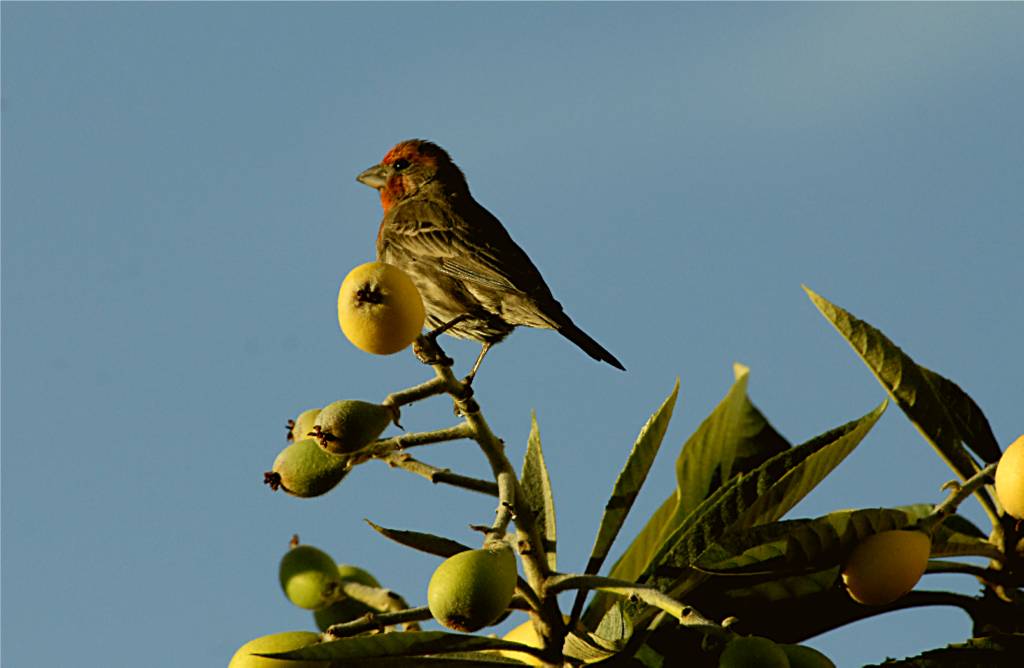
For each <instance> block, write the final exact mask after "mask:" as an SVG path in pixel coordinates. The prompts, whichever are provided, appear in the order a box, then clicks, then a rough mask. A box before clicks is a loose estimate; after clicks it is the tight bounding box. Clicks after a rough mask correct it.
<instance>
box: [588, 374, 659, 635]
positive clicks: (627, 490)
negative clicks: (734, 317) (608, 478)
mask: <svg viewBox="0 0 1024 668" xmlns="http://www.w3.org/2000/svg"><path fill="white" fill-rule="evenodd" d="M678 396H679V379H678V378H677V379H676V383H675V385H674V386H673V388H672V392H671V393H670V394H669V395H668V398H666V399H665V401H663V402H662V404H661V406H660V407H659V408H658V410H657V411H655V412H654V414H653V415H652V416H651V417H650V418H649V419H648V420H647V422H646V423H645V424H644V426H643V428H641V429H640V434H639V436H637V439H636V442H635V443H634V444H633V449H632V450H630V452H629V457H628V458H627V459H626V464H625V466H623V467H622V471H620V472H619V476H618V478H616V480H615V485H614V486H613V487H612V495H611V497H610V498H609V499H608V502H607V503H606V504H605V507H604V513H603V514H602V515H601V524H600V526H599V527H598V530H597V537H596V538H595V539H594V547H593V549H592V550H591V551H590V559H589V560H588V561H587V566H586V568H585V569H584V573H586V574H588V575H593V574H594V573H597V572H598V571H599V570H600V569H601V565H602V564H604V560H605V559H606V558H607V557H608V551H609V550H610V549H611V546H612V543H613V542H614V541H615V537H616V536H618V535H619V530H620V529H622V525H623V523H624V522H625V521H626V516H627V515H628V514H629V511H630V509H631V508H632V507H633V502H634V501H636V497H637V495H638V494H639V493H640V488H641V487H642V486H643V484H644V481H645V480H647V473H648V472H649V471H650V469H651V464H653V463H654V458H655V457H656V456H657V454H658V449H659V448H660V447H661V442H662V440H663V439H664V438H665V431H666V430H667V429H668V423H669V421H670V420H671V419H672V412H673V410H675V404H676V398H677V397H678ZM585 596H586V590H584V589H581V590H579V592H577V594H576V601H575V603H574V604H573V609H572V619H577V618H578V617H579V613H580V610H581V609H582V608H583V600H584V598H585Z"/></svg>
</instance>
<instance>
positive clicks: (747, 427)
mask: <svg viewBox="0 0 1024 668" xmlns="http://www.w3.org/2000/svg"><path fill="white" fill-rule="evenodd" d="M734 372H735V375H736V382H734V383H733V385H732V387H731V388H730V389H729V392H728V393H727V394H726V395H725V398H723V399H722V401H721V402H719V404H718V406H716V407H715V409H714V410H713V411H712V412H711V414H710V415H709V416H708V417H707V418H706V419H705V420H704V421H703V422H702V423H701V425H700V427H698V428H697V431H695V432H694V433H693V435H692V436H690V438H689V439H687V441H686V443H685V444H683V448H682V451H681V452H680V453H679V458H678V459H677V460H676V483H677V488H678V490H679V506H678V508H677V510H676V512H677V514H678V515H679V519H681V518H682V517H683V516H685V515H688V514H689V513H690V512H691V511H693V509H694V508H696V507H697V506H698V505H700V503H701V502H702V501H703V500H704V499H706V498H707V497H708V495H709V494H711V493H712V492H713V491H714V490H716V489H718V488H719V487H720V486H721V485H722V484H724V483H725V482H726V481H728V480H729V479H730V478H731V477H732V476H733V475H734V474H735V473H737V472H742V471H749V470H751V469H752V468H755V467H757V466H760V465H761V464H762V463H763V462H764V461H766V460H767V459H768V458H769V457H771V456H773V455H776V454H778V453H779V452H782V451H783V450H787V449H789V443H788V442H787V441H786V439H784V438H783V437H782V436H780V435H779V433H778V432H776V431H775V429H773V428H772V426H771V425H770V424H769V423H768V421H767V420H766V419H765V417H764V415H762V414H761V412H760V411H759V410H757V408H756V407H755V406H754V404H753V403H751V401H750V399H749V398H748V397H747V382H748V380H749V378H750V369H748V368H747V367H745V366H743V365H742V364H736V365H734Z"/></svg>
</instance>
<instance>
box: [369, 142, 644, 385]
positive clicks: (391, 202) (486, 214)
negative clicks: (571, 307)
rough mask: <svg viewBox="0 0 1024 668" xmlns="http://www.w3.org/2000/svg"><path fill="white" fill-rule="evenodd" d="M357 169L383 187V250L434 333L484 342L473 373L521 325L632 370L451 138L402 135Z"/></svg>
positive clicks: (372, 183) (382, 259)
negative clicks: (451, 150)
mask: <svg viewBox="0 0 1024 668" xmlns="http://www.w3.org/2000/svg"><path fill="white" fill-rule="evenodd" d="M356 179H357V180H358V181H359V182H361V183H363V184H365V185H367V186H370V187H371V188H375V189H376V190H378V191H379V193H380V202H381V206H382V207H383V209H384V218H383V220H382V221H381V224H380V229H379V230H378V232H377V260H378V261H379V262H384V263H387V264H391V265H394V266H397V267H398V268H399V269H402V270H403V271H405V272H406V273H407V274H408V275H409V277H410V278H411V279H412V281H413V283H414V284H415V285H416V287H417V289H418V290H419V292H420V295H421V296H422V297H423V305H424V307H425V309H426V313H427V316H426V324H427V326H428V327H432V328H434V331H433V332H432V333H440V332H445V333H447V334H449V335H451V336H454V337H456V338H461V339H472V340H475V341H478V342H480V343H482V344H483V347H482V349H481V351H480V355H479V356H478V357H477V359H476V362H475V363H474V364H473V367H472V369H471V370H470V372H469V374H468V375H467V376H466V381H465V382H467V383H470V382H472V380H473V378H474V377H475V375H476V373H477V371H478V370H479V368H480V363H481V362H482V361H483V358H484V356H485V355H486V354H487V351H488V350H490V348H491V346H493V345H494V344H496V343H498V342H500V341H502V340H503V339H504V338H505V337H507V336H508V335H509V334H510V333H511V332H512V331H513V330H514V329H515V328H516V327H536V328H542V329H553V330H555V331H557V332H558V333H559V334H561V335H562V336H564V337H565V338H567V339H569V340H570V341H572V342H573V343H575V344H576V345H577V346H579V347H580V348H581V349H582V350H583V351H584V352H585V353H587V354H588V355H590V356H591V357H592V358H594V359H595V360H598V361H601V362H607V363H608V364H610V365H612V366H613V367H615V368H617V369H621V370H623V371H625V367H624V366H622V363H621V362H619V360H618V359H616V358H615V356H614V355H612V354H611V353H610V352H608V351H607V350H606V349H605V348H604V347H603V346H601V344H599V343H598V342H597V341H595V340H594V339H593V338H591V337H590V336H589V335H587V334H586V333H585V332H584V331H583V330H582V329H580V328H579V327H577V326H576V324H575V323H573V321H572V319H570V318H569V316H568V315H567V314H566V313H565V310H564V309H563V308H562V305H561V304H560V303H559V302H558V300H556V299H555V297H554V295H552V294H551V290H550V289H549V288H548V286H547V284H546V283H545V282H544V278H543V277H542V276H541V274H540V271H539V270H538V269H537V267H536V266H535V265H534V263H533V262H532V261H531V260H530V258H529V256H528V255H527V254H526V252H525V251H524V250H523V249H522V248H520V247H519V245H518V244H516V242H515V241H513V240H512V237H511V236H510V235H509V233H508V231H507V230H506V229H505V227H504V226H503V225H502V224H501V222H500V221H499V220H498V219H497V218H496V217H495V216H494V215H493V214H491V212H490V211H488V210H487V209H485V208H484V207H483V206H482V205H481V204H479V203H478V202H477V201H476V200H475V199H474V198H473V196H472V195H471V194H470V192H469V184H468V183H467V181H466V177H465V175H464V174H463V173H462V170H461V169H459V167H458V166H457V165H456V164H455V163H454V162H453V161H452V159H451V156H449V155H448V153H447V151H445V150H444V149H443V148H441V147H440V146H438V145H437V144H435V143H433V142H430V141H427V140H423V139H409V140H405V141H402V142H399V143H398V144H396V145H395V146H394V147H393V148H392V149H391V150H390V151H388V152H387V154H386V155H385V156H384V159H383V160H381V161H380V163H378V164H376V165H374V166H372V167H370V168H368V169H366V170H365V171H363V172H362V173H360V174H359V175H358V176H357V177H356Z"/></svg>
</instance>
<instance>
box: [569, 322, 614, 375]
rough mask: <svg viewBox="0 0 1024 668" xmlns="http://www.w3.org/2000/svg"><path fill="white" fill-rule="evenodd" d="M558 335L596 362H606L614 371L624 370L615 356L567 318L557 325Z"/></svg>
mask: <svg viewBox="0 0 1024 668" xmlns="http://www.w3.org/2000/svg"><path fill="white" fill-rule="evenodd" d="M558 333H559V334H561V335H562V336H564V337H565V338H567V339H569V340H570V341H572V342H573V343H575V344H576V345H577V346H579V347H580V348H582V349H583V352H585V353H586V354H588V355H590V356H591V357H593V358H594V359H596V360H597V361H598V362H607V363H608V364H611V365H612V366H613V367H615V368H616V369H622V370H623V371H625V370H626V367H624V366H622V362H620V361H619V360H617V359H615V355H612V354H611V353H610V352H608V351H607V350H605V349H604V346H602V345H601V344H600V343H598V342H597V341H595V340H594V339H592V338H590V336H589V335H588V334H587V333H586V332H584V331H583V330H582V329H580V328H579V327H577V326H576V325H575V324H573V322H572V321H571V320H569V318H566V319H565V322H564V323H560V324H559V326H558Z"/></svg>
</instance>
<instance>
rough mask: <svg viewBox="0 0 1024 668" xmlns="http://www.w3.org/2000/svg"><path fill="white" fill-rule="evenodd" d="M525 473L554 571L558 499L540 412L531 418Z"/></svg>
mask: <svg viewBox="0 0 1024 668" xmlns="http://www.w3.org/2000/svg"><path fill="white" fill-rule="evenodd" d="M521 477H522V480H521V481H520V484H521V486H522V488H523V493H524V494H525V495H526V503H527V505H528V506H529V508H530V510H532V511H533V513H534V518H535V520H536V522H537V528H538V530H539V531H540V535H541V537H542V539H543V541H544V552H545V554H546V555H547V561H548V568H550V569H551V570H552V571H554V570H557V568H558V557H557V547H558V545H557V543H556V536H555V500H554V497H553V496H552V494H551V479H550V478H549V477H548V468H547V465H546V464H545V463H544V452H543V451H542V450H541V447H540V429H539V428H538V427H537V414H536V413H533V414H532V416H531V418H530V437H529V439H528V440H527V443H526V455H525V456H524V457H523V474H522V476H521Z"/></svg>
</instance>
